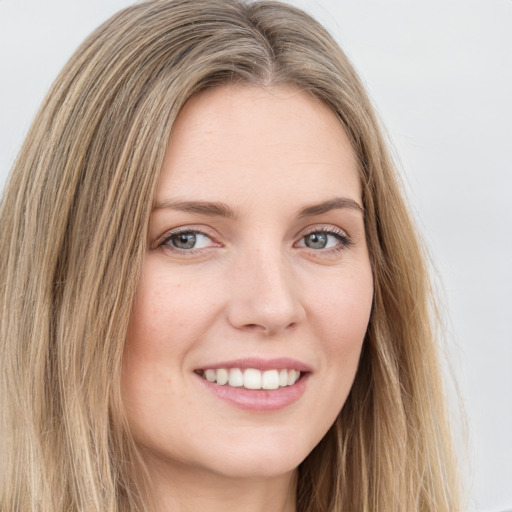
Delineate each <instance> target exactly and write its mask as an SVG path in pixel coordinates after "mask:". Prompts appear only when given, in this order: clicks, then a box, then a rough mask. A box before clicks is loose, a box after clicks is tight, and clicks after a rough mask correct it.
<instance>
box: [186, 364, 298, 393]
mask: <svg viewBox="0 0 512 512" xmlns="http://www.w3.org/2000/svg"><path fill="white" fill-rule="evenodd" d="M196 373H197V374H198V375H199V376H200V377H202V378H203V379H205V380H207V381H208V382H212V383H214V384H218V385H220V386H231V387H235V388H241V387H243V388H245V389H250V390H258V389H264V390H272V389H279V388H284V387H287V386H293V385H294V384H295V383H296V382H297V381H298V380H299V379H300V378H301V376H302V373H301V372H300V371H299V370H295V369H293V368H292V369H282V370H277V369H276V370H264V371H261V370H257V369H256V368H246V369H244V370H242V369H240V368H217V369H206V370H196Z"/></svg>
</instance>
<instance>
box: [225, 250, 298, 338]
mask: <svg viewBox="0 0 512 512" xmlns="http://www.w3.org/2000/svg"><path fill="white" fill-rule="evenodd" d="M230 283H231V287H230V292H231V294H230V300H229V305H228V319H229V322H230V324H231V325H232V326H233V327H235V328H237V329H242V330H250V331H257V332H260V333H262V334H265V335H268V336H270V335H275V334H277V333H279V332H281V331H284V330H287V329H291V328H294V327H296V326H297V325H298V324H300V323H301V322H302V321H303V319H304V318H305V315H306V313H305V309H304V307H303V304H302V301H301V297H300V290H299V289H298V283H297V279H295V278H294V275H293V272H292V269H291V268H290V265H289V264H287V263H286V262H285V261H284V258H283V257H282V256H281V255H280V254H270V253H266V252H261V251H260V252H255V253H253V254H251V255H250V256H248V257H245V258H243V259H242V261H240V262H238V264H237V265H236V267H235V268H234V269H233V272H232V274H231V277H230Z"/></svg>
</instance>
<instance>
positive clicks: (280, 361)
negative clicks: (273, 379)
mask: <svg viewBox="0 0 512 512" xmlns="http://www.w3.org/2000/svg"><path fill="white" fill-rule="evenodd" d="M219 368H227V369H229V368H240V369H241V370H245V369H247V368H255V369H256V370H299V371H300V372H304V373H305V372H311V367H310V366H308V365H307V364H304V363H302V362H301V361H298V360H297V359H290V358H289V357H278V358H274V359H261V358H259V357H247V358H243V359H233V360H231V361H221V362H218V363H212V364H206V365H204V366H202V367H201V368H197V369H198V370H208V369H211V370H218V369H219Z"/></svg>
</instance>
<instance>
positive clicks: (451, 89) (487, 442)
mask: <svg viewBox="0 0 512 512" xmlns="http://www.w3.org/2000/svg"><path fill="white" fill-rule="evenodd" d="M130 3H131V2H130V1H129V0H87V1H84V0H45V1H43V2H40V1H36V0H0V77H1V79H0V189H1V187H2V186H3V183H4V182H5V180H6V177H7V174H8V171H9V169H10V167H11V165H12V162H13V160H14V158H15V156H16V153H17V151H18V149H19V147H20V145H21V142H22V140H23V137H24V135H25V133H26V132H27V129H28V127H29V125H30V122H31V120H32V118H33V116H34V114H35V112H36V109H37V107H38V105H39V103H40V102H41V100H42V98H43V96H44V94H45V93H46V91H47V89H48V88H49V86H50V84H51V82H52V81H53V79H54V78H55V76H56V75H57V73H58V72H59V70H60V68H61V67H62V66H63V64H64V63H65V61H66V60H67V59H68V58H69V57H70V55H71V53H72V52H73V50H74V49H75V48H76V47H77V45H78V44H79V43H80V42H81V41H82V40H83V38H84V37H85V36H86V35H87V34H88V33H89V32H90V31H91V30H92V29H94V28H95V27H96V26H97V25H98V24H99V23H100V22H102V21H104V20H105V19H106V18H107V17H109V16H110V15H111V14H113V13H114V12H115V11H117V10H118V9H120V8H122V7H125V6H127V5H129V4H130ZM292 3H293V4H295V5H298V6H299V7H302V8H304V9H305V10H307V11H309V12H310V13H312V14H313V15H314V16H315V17H316V18H317V19H319V20H320V21H321V22H322V23H323V24H324V25H326V26H327V28H328V29H329V30H330V31H331V33H332V34H333V35H334V36H335V37H336V39H337V40H338V41H339V43H340V44H341V46H342V48H343V49H344V50H345V51H346V53H347V54H348V55H349V57H350V58H351V59H352V60H353V62H354V64H355V66H356V68H357V69H358V71H359V73H360V75H361V77H362V78H363V81H364V82H365V84H366V86H367V88H368V90H369V92H370V95H371V97H372V99H373V101H374V103H375V105H376V107H377V110H378V111H379V113H380V115H381V118H382V119H383V122H384V124H385V126H386V128H387V131H388V133H389V137H390V139H391V141H392V143H393V145H394V147H395V150H396V154H397V158H398V160H399V168H400V170H401V172H402V174H403V176H404V180H405V183H406V187H407V189H408V192H409V197H410V201H411V205H412V209H413V212H414V214H415V215H416V218H417V220H418V223H419V225H420V227H421V229H422V231H423V233H424V236H425V239H426V242H427V245H428V246H429V249H430V252H431V254H432V256H433V260H434V263H435V267H436V269H437V275H438V278H437V282H438V284H439V283H440V284H441V285H442V292H441V297H442V310H443V313H444V315H445V318H446V319H447V325H448V343H449V353H450V360H451V365H452V367H453V371H454V373H455V375H456V377H457V380H458V381H459V385H460V388H461V393H462V396H463V400H464V404H465V408H466V412H467V418H468V427H469V440H470V444H469V446H470V448H469V457H468V458H469V462H470V464H471V466H470V469H469V466H467V461H461V466H462V469H463V472H464V473H465V475H466V480H467V482H468V486H469V489H470V499H469V509H470V510H475V511H486V512H494V511H498V510H503V509H505V508H512V371H511V368H512V334H511V333H512V201H511V196H512V164H511V153H512V129H511V123H512V100H511V97H510V96H511V93H512V1H511V0H479V1H477V0H430V1H429V2H427V1H423V2H420V1H412V0H409V1H406V0H386V1H378V0H367V1H363V0H338V1H336V0H318V1H315V0H302V1H294V2H292ZM454 410H456V408H455V407H454ZM460 444H461V446H462V445H463V443H462V441H461V443H460Z"/></svg>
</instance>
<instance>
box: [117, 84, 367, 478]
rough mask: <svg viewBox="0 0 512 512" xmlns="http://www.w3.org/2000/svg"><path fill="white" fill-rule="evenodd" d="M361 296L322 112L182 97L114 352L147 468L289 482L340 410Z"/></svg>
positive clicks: (335, 128) (336, 126) (263, 98)
mask: <svg viewBox="0 0 512 512" xmlns="http://www.w3.org/2000/svg"><path fill="white" fill-rule="evenodd" d="M372 295H373V283H372V273H371V268H370V262H369V257H368V249H367V245H366V241H365V231H364V222H363V211H362V201H361V187H360V181H359V178H358V171H357V164H356V160H355V159H354V156H353V154H352V150H351V146H350V143H349V141H348V139H347V136H346V134H345V132H344V130H343V128H342V126H341V124H340V122H339V121H338V119H337V118H336V116H335V115H334V114H333V113H332V112H331V111H330V110H329V109H328V108H327V107H326V106H325V105H324V104H322V103H320V102H319V101H317V100H316V99H313V98H312V97H311V96H309V95H308V94H306V93H304V92H299V91H297V90H295V89H290V88H282V87H272V88H258V87H250V86H246V87H242V86H224V87H220V88H215V89H210V90H207V91H204V92H201V93H199V94H197V95H196V96H194V97H193V98H192V99H191V100H190V101H189V102H188V103H187V104H186V106H185V107H184V108H183V110H182V111H181V113H180V114H179V116H178V118H177V120H176V123H175V125H174V127H173V131H172V135H171V137H170V140H169V145H168V149H167V153H166V156H165V161H164V164H163V168H162V172H161V176H160V180H159V184H158V188H157V192H156V198H155V207H154V209H153V212H152V214H151V220H150V225H149V243H148V250H147V253H146V256H145V260H144V263H143V268H142V276H141V280H140V284H139V289H138V292H137V295H136V300H135V305H134V308H133V311H132V315H131V320H130V326H129V332H128V337H127V340H126V347H125V354H124V363H123V381H122V386H123V393H124V402H125V406H126V410H127V414H128V419H129V422H130V425H131V428H132V432H133V435H134V438H135V440H136V442H137V443H138V445H139V446H140V447H141V448H142V453H143V454H144V457H145V459H146V462H147V464H148V467H149V468H150V470H151V469H152V468H157V467H158V468H159V471H162V470H165V469H168V470H169V471H173V470H179V471H180V472H181V471H184V470H185V469H186V470H189V471H195V472H197V473H198V474H199V473H203V474H204V475H206V474H215V475H218V476H228V477H272V476H276V475H283V474H286V473H288V472H290V471H292V470H293V469H294V468H295V467H296V466H297V465H298V464H299V463H300V462H301V461H302V460H303V459H304V458H305V457H306V456H307V455H308V453H309V452H310V451H311V450H312V449H313V448H314V446H315V445H316V444H317V443H318V442H319V441H320V439H321V438H322V437H323V436H324V434H325V433H326V432H327V430H328V429H329V427H330V426H331V425H332V423H333V422H334V420H335V418H336V416H337V415H338V413H339V412H340V410H341V408H342V407H343V404H344V402H345V400H346V398H347V395H348V393H349V390H350V388H351V385H352V382H353V379H354V376H355V373H356V370H357V366H358V361H359V355H360V352H361V347H362V343H363V338H364V336H365V332H366V328H367V324H368V319H369V315H370V309H371V304H372ZM299 372H300V373H299ZM297 379H298V380H297ZM226 380H227V382H226ZM261 388H263V389H261Z"/></svg>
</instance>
